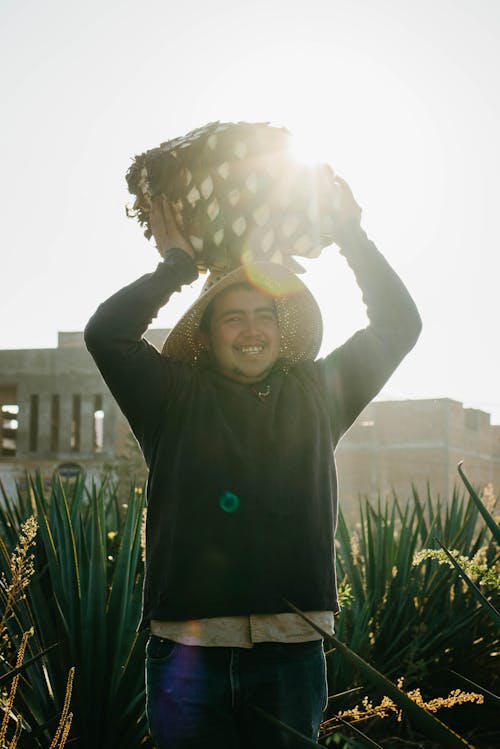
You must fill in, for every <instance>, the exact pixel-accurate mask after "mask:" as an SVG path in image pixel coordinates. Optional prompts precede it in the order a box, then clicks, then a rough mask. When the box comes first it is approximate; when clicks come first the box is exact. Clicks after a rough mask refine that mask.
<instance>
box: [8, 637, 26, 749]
mask: <svg viewBox="0 0 500 749" xmlns="http://www.w3.org/2000/svg"><path fill="white" fill-rule="evenodd" d="M32 634H33V630H32V629H30V630H29V631H28V632H25V633H24V634H23V638H22V640H21V644H20V646H19V650H18V651H17V658H16V666H15V667H16V668H19V667H20V666H21V665H22V663H23V660H24V653H25V651H26V645H27V644H28V638H29V637H30V636H31V635H32ZM20 678H21V674H16V676H14V678H13V679H12V683H11V685H10V691H9V695H8V697H7V700H6V702H5V704H4V705H2V710H3V711H4V716H3V720H2V726H1V728H0V749H7V744H6V742H5V737H6V736H7V728H8V726H9V722H10V718H11V715H12V707H13V705H14V698H15V696H16V691H17V685H18V684H19V679H20ZM12 717H14V716H12ZM14 720H16V721H17V725H16V730H15V732H14V737H13V739H12V742H15V743H12V742H11V743H10V747H9V749H14V748H15V746H16V744H17V741H18V739H19V734H20V732H21V728H20V726H21V724H22V719H21V716H18V717H17V718H15V717H14Z"/></svg>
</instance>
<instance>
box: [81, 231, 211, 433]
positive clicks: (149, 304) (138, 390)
mask: <svg viewBox="0 0 500 749" xmlns="http://www.w3.org/2000/svg"><path fill="white" fill-rule="evenodd" d="M152 227H154V234H155V238H156V240H157V243H158V246H159V248H161V249H162V251H163V253H164V259H163V261H162V262H161V263H159V264H158V267H157V268H156V270H155V271H154V272H153V273H148V274H146V275H144V276H141V278H139V279H137V281H134V282H133V283H131V284H129V285H128V286H125V287H124V288H123V289H120V291H118V292H116V293H115V294H113V296H111V297H110V298H109V299H107V300H106V301H105V302H103V303H102V304H101V305H100V306H99V307H98V308H97V310H96V312H95V313H94V315H93V316H92V317H91V318H90V320H89V322H88V323H87V326H86V328H85V331H84V337H85V343H86V345H87V348H88V350H89V351H90V353H91V355H92V357H93V358H94V360H95V362H96V364H97V367H98V368H99V370H100V372H101V374H102V376H103V378H104V380H105V381H106V384H107V385H108V387H109V389H110V390H111V393H112V394H113V396H114V398H115V399H116V401H117V402H118V404H119V406H120V408H121V410H122V411H123V413H124V415H125V416H126V418H127V419H128V421H129V423H130V426H131V427H132V430H133V431H134V434H135V435H136V437H137V438H138V440H139V442H140V443H141V445H142V446H143V447H145V446H144V445H143V437H144V432H145V427H152V426H153V425H154V421H155V419H157V417H158V414H159V412H160V410H161V407H162V404H163V402H164V399H165V397H166V394H167V393H168V389H169V386H170V385H171V382H172V378H173V377H174V374H175V373H174V370H175V366H174V365H173V364H172V363H171V362H167V360H166V359H165V358H164V357H162V356H161V355H160V354H159V352H158V351H157V350H156V349H155V348H154V347H153V346H151V345H150V344H149V343H148V342H147V341H146V340H145V339H144V338H143V337H142V336H143V334H144V333H145V331H146V330H147V328H148V327H149V325H150V324H151V321H152V320H153V319H154V318H155V317H156V316H157V314H158V311H159V310H160V308H161V307H162V306H163V305H164V304H166V303H167V302H168V300H169V298H170V296H171V295H172V293H173V292H174V291H180V289H181V287H182V285H183V284H187V283H191V282H192V281H194V280H195V279H196V278H197V276H198V271H197V268H196V265H195V263H194V260H193V253H192V250H190V251H189V252H188V250H187V249H186V248H185V247H183V246H182V243H184V240H182V239H179V238H178V237H176V236H175V234H174V233H173V232H171V236H170V238H169V237H168V236H167V234H166V233H165V232H163V233H162V230H161V227H160V229H158V221H156V223H155V220H153V221H152ZM157 234H158V236H157ZM174 240H176V241H177V244H178V245H180V246H175V245H174Z"/></svg>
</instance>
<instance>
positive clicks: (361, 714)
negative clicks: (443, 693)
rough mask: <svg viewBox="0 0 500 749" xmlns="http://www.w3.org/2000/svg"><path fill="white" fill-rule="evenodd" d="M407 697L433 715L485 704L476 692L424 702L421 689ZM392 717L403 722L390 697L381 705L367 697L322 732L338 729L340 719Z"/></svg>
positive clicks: (400, 683)
mask: <svg viewBox="0 0 500 749" xmlns="http://www.w3.org/2000/svg"><path fill="white" fill-rule="evenodd" d="M397 685H398V688H399V689H402V687H403V678H400V679H398V681H397ZM406 696H407V697H409V698H410V699H411V700H413V702H416V703H417V705H418V706H419V707H421V708H423V709H424V710H427V711H428V712H431V713H436V712H437V711H438V710H441V709H442V708H451V707H454V706H455V705H463V704H465V703H466V702H475V703H476V704H478V705H482V704H483V703H484V696H483V695H482V694H477V693H476V692H462V690H460V689H453V690H452V691H451V692H450V693H449V695H448V696H447V697H435V698H434V699H432V700H428V701H426V700H424V698H423V697H422V693H421V691H420V689H413V690H411V691H409V692H406ZM390 715H396V717H397V720H398V722H401V720H402V711H401V709H400V708H399V707H397V705H396V704H395V703H394V702H393V701H392V700H391V699H390V697H383V698H382V701H381V702H380V704H379V705H374V704H373V703H372V702H371V701H370V699H369V698H368V697H365V698H364V699H363V701H362V703H361V705H356V706H355V707H353V708H351V709H350V710H342V711H339V712H338V713H337V715H335V716H334V717H333V718H330V719H329V720H326V721H325V722H324V723H322V724H321V732H322V734H325V733H326V732H329V731H331V730H332V729H333V728H337V727H338V724H339V722H340V719H342V721H346V720H349V721H351V722H353V723H358V722H360V721H363V720H368V718H388V717H389V716H390Z"/></svg>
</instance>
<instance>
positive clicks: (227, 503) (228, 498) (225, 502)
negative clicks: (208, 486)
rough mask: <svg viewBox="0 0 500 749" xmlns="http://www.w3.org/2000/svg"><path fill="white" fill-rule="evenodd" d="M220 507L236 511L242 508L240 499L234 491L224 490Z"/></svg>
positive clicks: (220, 498) (227, 510)
mask: <svg viewBox="0 0 500 749" xmlns="http://www.w3.org/2000/svg"><path fill="white" fill-rule="evenodd" d="M219 507H220V508H221V510H224V512H236V511H237V510H239V508H240V500H239V498H238V497H237V496H236V494H233V492H224V493H223V494H221V496H220V497H219Z"/></svg>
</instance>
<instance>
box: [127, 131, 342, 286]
mask: <svg viewBox="0 0 500 749" xmlns="http://www.w3.org/2000/svg"><path fill="white" fill-rule="evenodd" d="M126 179H127V183H128V188H129V191H130V192H131V193H132V194H133V195H135V197H136V200H135V202H134V205H133V209H132V210H131V211H128V213H129V215H132V216H134V217H136V218H137V219H138V220H139V223H140V224H141V225H144V226H145V227H146V230H145V235H146V236H147V237H148V238H149V237H151V227H150V225H149V206H150V201H151V199H152V198H155V197H156V196H158V195H161V194H164V195H165V196H166V197H167V198H168V200H169V202H170V204H171V206H172V210H173V214H174V217H175V220H176V223H177V226H178V228H179V230H180V231H181V233H182V235H183V236H184V237H185V239H187V240H188V241H189V242H190V244H191V246H192V247H193V249H194V252H195V255H196V263H197V266H198V269H199V270H200V272H204V271H206V270H210V271H215V272H224V273H227V272H228V271H230V270H233V269H235V268H237V267H239V266H240V265H241V263H242V261H243V258H244V257H248V256H249V257H251V258H252V259H253V260H254V261H256V262H257V261H267V262H274V263H281V264H283V265H285V266H287V267H288V268H289V269H291V270H294V271H298V272H299V271H301V270H302V268H301V266H300V265H299V264H298V263H296V261H294V259H293V256H294V255H300V256H304V257H317V256H318V255H319V254H320V252H321V250H322V249H323V247H326V246H327V245H329V244H331V243H332V231H333V227H332V221H333V219H332V210H331V200H330V198H331V192H332V185H333V179H334V177H333V172H332V170H331V169H330V168H329V167H327V166H326V165H321V166H314V167H312V166H306V165H303V164H300V163H299V162H297V161H296V160H294V159H293V158H292V156H291V153H290V133H289V131H288V130H286V129H285V128H278V127H271V126H270V125H269V124H268V123H246V122H239V123H220V122H214V123H210V124H208V125H206V126H204V127H201V128H198V129H196V130H193V131H191V132H190V133H188V134H187V135H185V136H183V137H180V138H175V139H174V140H170V141H167V142H165V143H162V144H161V145H160V146H159V147H158V148H154V149H151V150H149V151H146V152H145V153H143V154H141V155H140V156H136V157H135V159H134V161H133V163H132V165H131V167H130V169H129V170H128V172H127V176H126Z"/></svg>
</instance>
